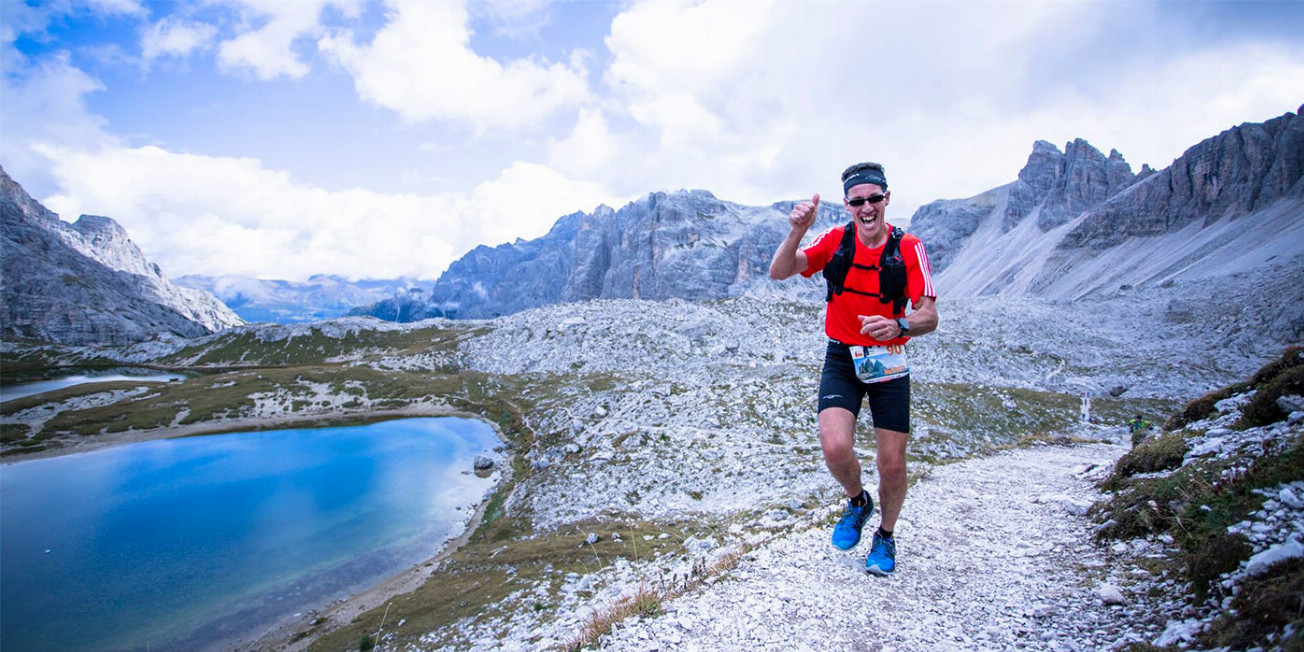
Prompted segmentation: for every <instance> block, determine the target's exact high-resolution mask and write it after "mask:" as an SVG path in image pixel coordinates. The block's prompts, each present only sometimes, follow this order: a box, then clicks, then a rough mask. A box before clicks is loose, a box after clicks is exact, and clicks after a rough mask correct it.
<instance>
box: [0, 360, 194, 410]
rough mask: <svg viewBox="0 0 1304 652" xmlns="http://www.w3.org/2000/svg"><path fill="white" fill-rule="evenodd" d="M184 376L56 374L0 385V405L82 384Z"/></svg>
mask: <svg viewBox="0 0 1304 652" xmlns="http://www.w3.org/2000/svg"><path fill="white" fill-rule="evenodd" d="M185 377H186V376H184V375H181V374H174V373H164V372H160V371H156V370H154V369H137V368H128V367H123V368H117V369H105V370H99V371H81V372H70V373H64V374H58V375H56V376H55V377H53V378H42V379H41V380H32V381H28V382H19V383H15V384H12V385H0V403H3V402H5V401H10V400H13V399H16V398H22V397H24V396H31V395H33V394H41V393H44V392H52V391H54V390H56V389H63V388H65V387H72V386H74V385H81V384H83V383H107V382H111V381H115V380H134V381H144V382H154V383H166V382H168V381H172V380H181V379H183V378H185Z"/></svg>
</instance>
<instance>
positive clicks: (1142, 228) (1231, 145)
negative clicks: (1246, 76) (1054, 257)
mask: <svg viewBox="0 0 1304 652" xmlns="http://www.w3.org/2000/svg"><path fill="white" fill-rule="evenodd" d="M1144 171H1145V170H1143V172H1144ZM1286 198H1304V120H1301V119H1300V118H1299V116H1298V115H1297V114H1293V113H1287V114H1285V115H1283V116H1280V117H1277V118H1274V119H1272V120H1268V121H1267V122H1263V123H1244V124H1241V125H1239V126H1236V127H1232V128H1231V129H1228V130H1226V131H1224V132H1222V133H1220V134H1218V135H1217V136H1213V137H1211V138H1207V139H1205V140H1204V141H1202V142H1200V143H1198V144H1196V145H1194V146H1192V147H1191V148H1189V149H1187V150H1186V152H1184V153H1183V154H1182V155H1181V156H1180V157H1178V158H1177V159H1176V160H1175V161H1173V164H1172V165H1171V166H1169V167H1168V168H1165V169H1164V170H1162V171H1160V172H1156V173H1154V174H1147V175H1145V179H1144V182H1141V183H1137V184H1136V186H1135V187H1134V188H1132V190H1131V192H1127V193H1119V194H1117V195H1116V196H1114V197H1111V198H1110V201H1109V202H1108V203H1107V204H1103V205H1101V206H1099V207H1097V208H1096V210H1094V211H1092V213H1091V214H1090V215H1088V216H1086V217H1085V218H1084V219H1083V220H1082V222H1081V223H1080V224H1079V225H1078V226H1077V227H1076V228H1075V229H1074V230H1073V231H1072V232H1070V233H1069V234H1068V235H1067V236H1066V237H1065V238H1064V241H1063V242H1062V243H1061V246H1062V247H1065V248H1080V247H1089V248H1093V249H1102V248H1106V247H1110V246H1114V245H1117V244H1119V243H1121V242H1123V241H1124V240H1125V239H1127V238H1129V237H1134V236H1153V235H1160V234H1164V233H1171V232H1174V231H1177V230H1180V229H1182V228H1185V227H1186V226H1188V225H1190V224H1193V223H1196V222H1200V223H1203V224H1204V225H1205V226H1208V225H1210V224H1213V223H1214V222H1217V221H1219V220H1223V219H1228V220H1234V219H1237V218H1239V217H1241V216H1244V215H1248V214H1250V213H1253V212H1256V211H1261V210H1264V209H1266V208H1268V207H1269V206H1271V205H1272V204H1274V203H1276V202H1277V201H1279V200H1281V199H1286Z"/></svg>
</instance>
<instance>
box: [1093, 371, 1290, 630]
mask: <svg viewBox="0 0 1304 652" xmlns="http://www.w3.org/2000/svg"><path fill="white" fill-rule="evenodd" d="M1301 371H1304V361H1302V360H1301V359H1300V355H1299V349H1298V348H1291V349H1289V350H1288V351H1287V352H1286V353H1285V354H1284V355H1283V356H1282V358H1281V359H1280V360H1278V361H1274V362H1273V363H1271V364H1269V365H1266V366H1265V367H1263V369H1261V370H1260V371H1259V373H1256V374H1255V375H1254V376H1253V377H1252V378H1251V379H1250V381H1248V382H1245V383H1237V384H1234V385H1231V386H1229V387H1226V388H1223V389H1221V390H1219V391H1216V392H1211V393H1210V394H1208V395H1206V396H1203V397H1201V398H1200V399H1197V400H1196V401H1192V402H1191V403H1190V404H1189V405H1187V406H1186V408H1185V409H1183V410H1182V411H1181V412H1180V413H1177V414H1174V416H1173V418H1172V419H1170V420H1169V422H1168V424H1169V425H1172V424H1180V427H1186V426H1189V425H1191V424H1195V423H1198V422H1199V421H1200V420H1202V419H1205V418H1208V417H1209V416H1212V415H1214V412H1215V409H1216V408H1215V407H1214V406H1215V404H1216V403H1218V402H1219V401H1222V400H1224V399H1227V398H1231V397H1233V396H1236V395H1238V394H1243V393H1245V392H1248V391H1251V390H1256V389H1257V390H1258V391H1257V393H1256V395H1255V397H1254V398H1253V399H1251V400H1250V401H1249V402H1247V403H1246V407H1245V408H1244V409H1243V410H1242V412H1241V416H1240V418H1239V420H1238V421H1237V427H1241V428H1247V427H1254V426H1255V425H1263V423H1262V420H1263V419H1270V421H1268V423H1272V422H1275V421H1280V420H1281V419H1283V418H1284V417H1285V416H1286V415H1285V413H1284V412H1282V411H1281V410H1280V409H1278V410H1277V411H1276V412H1273V411H1272V410H1270V409H1268V408H1266V407H1262V405H1260V406H1259V407H1254V408H1251V407H1250V406H1253V405H1256V403H1262V402H1270V403H1271V404H1272V406H1273V407H1276V397H1277V396H1281V395H1282V394H1283V392H1285V393H1298V392H1300V390H1301V386H1300V385H1299V382H1300V381H1299V378H1300V373H1301ZM1251 413H1252V414H1254V415H1256V416H1253V417H1251V416H1250V414H1251ZM1183 432H1186V431H1182V430H1178V431H1170V432H1167V433H1165V434H1163V435H1162V436H1160V437H1158V438H1154V439H1151V440H1149V441H1147V442H1145V443H1143V444H1142V445H1141V446H1139V447H1138V448H1137V450H1135V451H1133V452H1132V453H1129V454H1128V455H1125V456H1124V457H1123V458H1121V459H1120V460H1119V461H1118V463H1117V464H1116V466H1115V469H1114V473H1113V474H1112V475H1111V476H1110V478H1109V479H1108V480H1107V481H1106V482H1105V483H1104V485H1103V487H1104V488H1105V489H1106V490H1108V491H1111V492H1113V495H1112V497H1111V498H1110V499H1109V500H1108V501H1106V502H1105V503H1103V504H1102V505H1100V506H1098V515H1099V516H1100V517H1101V518H1102V519H1104V520H1105V526H1104V527H1103V528H1102V529H1101V530H1100V531H1099V535H1098V536H1100V537H1101V538H1105V539H1127V538H1133V537H1142V536H1151V535H1159V534H1167V535H1170V536H1172V537H1173V539H1174V540H1175V541H1176V543H1177V544H1178V545H1179V547H1180V549H1181V551H1182V554H1181V555H1180V557H1179V558H1178V559H1175V560H1173V564H1174V565H1173V567H1172V569H1171V570H1173V571H1175V572H1178V573H1180V574H1182V575H1184V576H1185V578H1186V579H1187V581H1189V582H1190V586H1191V591H1192V596H1191V597H1192V600H1193V603H1194V604H1197V605H1198V604H1202V603H1204V601H1205V600H1206V599H1207V598H1209V597H1210V596H1211V595H1213V594H1214V593H1215V591H1216V590H1218V587H1217V586H1216V583H1217V580H1218V579H1219V578H1220V577H1222V576H1223V575H1224V574H1226V573H1228V572H1231V571H1234V570H1236V569H1237V568H1239V567H1240V565H1241V563H1242V562H1243V561H1245V560H1246V559H1248V558H1249V556H1250V555H1251V553H1253V551H1254V550H1253V548H1252V547H1251V545H1250V543H1249V541H1248V540H1247V539H1246V538H1245V537H1244V536H1243V535H1240V534H1234V533H1230V532H1229V531H1228V530H1229V527H1230V526H1233V525H1235V524H1237V523H1239V522H1241V521H1244V520H1246V519H1248V518H1250V516H1251V515H1252V514H1253V513H1255V512H1256V511H1258V510H1260V509H1262V507H1263V503H1264V500H1265V498H1264V495H1263V494H1262V493H1261V492H1260V491H1259V490H1263V489H1270V488H1275V487H1277V486H1278V485H1281V484H1283V483H1288V482H1294V481H1298V480H1304V434H1300V433H1299V432H1296V433H1294V435H1293V437H1291V438H1290V439H1288V440H1286V441H1285V444H1284V446H1282V447H1279V448H1277V449H1270V450H1265V451H1263V452H1262V454H1260V455H1258V456H1257V457H1254V458H1251V459H1238V458H1237V457H1236V456H1230V457H1229V456H1227V455H1219V456H1214V457H1205V458H1200V459H1197V460H1193V461H1190V462H1188V463H1186V464H1185V466H1181V464H1182V462H1183V455H1184V454H1185V451H1186V448H1187V445H1186V443H1185V441H1184V438H1183ZM1179 467H1180V468H1179ZM1166 470H1172V471H1171V472H1170V473H1167V474H1160V475H1157V476H1156V475H1154V474H1155V472H1159V471H1166ZM1287 625H1293V626H1294V630H1293V631H1294V632H1295V633H1294V634H1293V638H1292V639H1291V641H1278V642H1277V644H1278V645H1279V646H1280V647H1281V648H1282V649H1304V642H1302V641H1301V640H1300V638H1299V637H1300V636H1301V632H1304V563H1299V560H1294V562H1293V563H1283V564H1276V565H1274V566H1272V567H1270V568H1269V570H1268V572H1266V573H1264V574H1263V575H1260V576H1258V577H1255V578H1253V579H1252V580H1251V581H1247V583H1246V584H1245V585H1243V586H1242V587H1241V589H1240V591H1239V592H1238V593H1237V594H1236V595H1235V597H1234V599H1233V606H1232V608H1231V609H1229V610H1225V611H1224V612H1223V613H1222V615H1221V616H1220V617H1219V619H1218V621H1217V623H1216V626H1214V627H1211V628H1209V629H1208V630H1206V631H1205V633H1204V634H1203V635H1202V637H1203V638H1202V640H1201V641H1199V643H1200V644H1201V645H1204V646H1209V647H1230V648H1232V649H1246V648H1248V647H1254V646H1260V645H1264V644H1267V643H1269V642H1270V641H1269V640H1268V639H1267V638H1266V637H1268V636H1270V635H1271V636H1276V635H1277V634H1276V633H1277V632H1283V631H1286V626H1287Z"/></svg>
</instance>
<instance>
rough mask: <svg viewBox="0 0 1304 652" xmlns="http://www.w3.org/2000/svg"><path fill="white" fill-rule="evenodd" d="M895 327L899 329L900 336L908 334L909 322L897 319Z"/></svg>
mask: <svg viewBox="0 0 1304 652" xmlns="http://www.w3.org/2000/svg"><path fill="white" fill-rule="evenodd" d="M897 327H898V328H900V329H901V334H902V335H909V334H910V322H908V321H906V318H905V317H897Z"/></svg>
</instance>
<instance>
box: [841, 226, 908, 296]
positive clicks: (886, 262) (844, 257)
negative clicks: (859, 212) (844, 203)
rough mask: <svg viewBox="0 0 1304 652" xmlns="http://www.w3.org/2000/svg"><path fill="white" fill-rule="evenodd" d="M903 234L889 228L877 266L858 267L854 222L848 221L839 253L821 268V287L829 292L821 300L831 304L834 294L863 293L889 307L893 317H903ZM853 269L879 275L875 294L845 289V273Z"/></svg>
mask: <svg viewBox="0 0 1304 652" xmlns="http://www.w3.org/2000/svg"><path fill="white" fill-rule="evenodd" d="M905 235H906V232H905V231H902V230H901V227H898V226H894V227H892V232H891V233H890V234H888V238H887V244H885V245H883V255H882V256H880V257H879V259H878V265H877V266H873V265H869V266H866V265H860V264H858V263H855V262H854V260H855V257H856V223H855V221H854V220H853V221H851V222H847V225H846V226H845V227H843V229H842V242H841V243H839V244H838V250H837V251H835V252H834V253H833V258H831V259H829V262H828V264H827V265H825V266H824V284H825V285H826V286H827V288H828V292H827V293H826V294H825V296H824V300H825V301H826V302H827V301H832V300H833V295H835V294H842V293H843V292H853V293H855V294H862V295H865V296H867V297H878V300H879V301H880V302H882V303H891V304H892V314H893V315H897V316H902V315H904V314H905V309H906V261H904V260H902V258H901V238H903V237H905ZM852 267H856V268H859V269H864V270H869V271H871V272H872V271H877V272H878V293H877V294H876V293H873V292H861V291H860V290H857V289H855V288H849V287H847V286H846V280H847V273H848V272H850V271H851V268H852Z"/></svg>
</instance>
